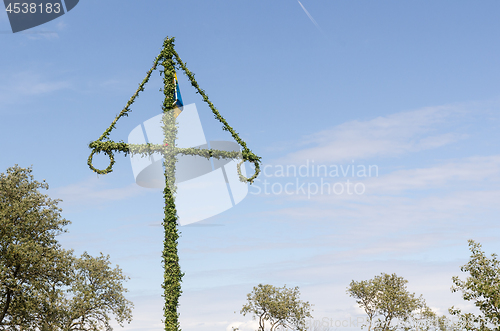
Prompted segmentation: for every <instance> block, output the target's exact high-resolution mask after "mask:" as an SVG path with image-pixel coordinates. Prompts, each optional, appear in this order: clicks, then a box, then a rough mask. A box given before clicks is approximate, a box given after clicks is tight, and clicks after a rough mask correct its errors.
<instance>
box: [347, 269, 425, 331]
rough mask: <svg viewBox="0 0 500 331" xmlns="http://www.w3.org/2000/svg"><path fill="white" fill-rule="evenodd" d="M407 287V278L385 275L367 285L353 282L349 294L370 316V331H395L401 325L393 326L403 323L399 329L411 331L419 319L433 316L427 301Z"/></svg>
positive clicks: (361, 282)
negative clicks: (397, 322) (394, 323)
mask: <svg viewBox="0 0 500 331" xmlns="http://www.w3.org/2000/svg"><path fill="white" fill-rule="evenodd" d="M406 283H408V281H407V280H405V279H404V278H403V277H398V276H397V275H396V274H392V275H388V274H385V273H382V274H381V275H380V276H375V278H374V279H370V280H367V281H359V282H356V281H354V280H353V281H351V283H350V284H349V287H348V288H347V293H348V294H349V296H351V297H354V298H355V299H356V302H357V303H358V305H359V307H360V308H363V309H364V310H365V312H366V314H367V315H368V321H369V324H368V331H371V330H372V326H373V328H374V329H375V330H382V331H387V330H394V329H396V328H397V327H398V325H395V326H393V325H391V322H392V321H393V320H399V321H400V325H399V327H401V328H405V326H406V327H407V328H408V329H410V328H412V326H411V325H412V324H414V322H416V321H417V320H418V318H422V317H424V318H428V317H431V316H432V315H431V314H430V309H428V308H427V306H426V304H425V301H424V299H423V298H422V297H419V298H416V297H415V293H410V292H408V290H407V289H406ZM419 315H420V316H419ZM363 326H366V325H363Z"/></svg>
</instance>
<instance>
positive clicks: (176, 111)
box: [174, 73, 184, 118]
mask: <svg viewBox="0 0 500 331" xmlns="http://www.w3.org/2000/svg"><path fill="white" fill-rule="evenodd" d="M174 83H175V95H174V99H175V101H174V117H175V118H177V116H179V114H180V113H181V112H182V108H183V107H184V104H183V103H182V97H181V89H180V88H179V81H178V80H177V73H175V74H174Z"/></svg>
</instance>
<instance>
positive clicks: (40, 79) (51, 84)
mask: <svg viewBox="0 0 500 331" xmlns="http://www.w3.org/2000/svg"><path fill="white" fill-rule="evenodd" d="M70 87H71V83H70V82H68V81H66V80H50V79H48V78H47V77H45V76H43V75H41V74H38V73H36V72H33V71H22V72H18V73H16V74H12V75H8V76H7V77H5V78H4V79H2V82H1V83H0V102H1V103H2V104H12V103H18V102H21V101H26V100H29V99H30V98H33V97H39V96H43V95H46V94H51V93H54V92H57V91H60V90H64V89H68V88H70Z"/></svg>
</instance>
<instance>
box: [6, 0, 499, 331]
mask: <svg viewBox="0 0 500 331" xmlns="http://www.w3.org/2000/svg"><path fill="white" fill-rule="evenodd" d="M301 4H302V5H303V7H304V8H305V9H306V10H307V11H308V12H309V14H310V15H311V17H312V18H313V20H314V21H313V20H311V19H310V17H309V16H308V15H307V14H306V12H305V11H304V9H303V7H302V6H301V5H300V4H299V2H298V1H296V0H287V1H285V0H280V1H216V0H213V1H201V0H184V1H178V2H173V1H169V2H167V1H153V0H151V1H147V2H140V1H126V2H123V1H116V0H108V1H95V0H87V1H80V3H79V4H78V5H77V6H76V7H75V8H74V9H73V10H72V11H71V12H69V13H68V14H66V15H64V16H62V17H60V18H58V19H56V20H54V21H52V22H49V23H47V24H44V25H41V26H39V27H36V28H33V29H30V30H27V31H26V32H20V33H16V34H12V32H11V30H10V26H9V22H8V19H7V15H6V13H3V14H0V45H1V52H0V59H1V61H0V116H1V120H0V138H1V140H2V142H3V143H2V157H1V158H0V171H1V172H4V171H5V170H6V169H7V168H8V167H10V166H13V165H14V164H19V165H21V166H23V167H27V166H30V165H33V169H34V174H35V176H36V178H37V179H38V180H41V179H46V180H47V182H48V183H49V185H50V189H49V192H48V193H49V194H50V195H51V197H53V198H61V199H63V202H62V203H61V204H60V206H61V207H62V208H63V210H64V212H63V215H64V217H66V218H67V219H69V220H71V221H72V222H73V223H72V224H71V225H70V226H69V227H68V229H69V233H68V234H64V235H62V236H61V237H60V241H61V243H62V244H63V246H64V247H66V248H73V249H75V251H76V252H77V253H78V254H81V253H82V252H83V251H88V252H89V253H91V254H93V255H97V254H98V253H99V252H103V253H104V254H110V256H111V260H112V261H113V263H115V264H119V265H120V267H121V268H122V269H123V271H124V272H125V273H126V274H127V275H128V276H129V277H130V278H131V279H130V281H129V282H128V283H127V287H128V288H129V289H130V292H129V293H128V296H129V298H130V299H131V300H132V301H134V303H135V310H134V321H133V322H132V323H131V324H130V325H127V326H126V327H125V328H124V329H123V330H131V331H132V330H134V331H139V330H161V329H162V326H161V322H160V319H161V315H162V306H163V303H162V298H161V296H160V295H161V293H162V290H161V287H160V284H161V282H162V268H161V257H160V253H161V249H162V240H163V239H162V238H163V233H162V228H161V227H160V226H159V223H160V222H161V220H162V212H163V210H162V205H163V201H162V195H161V191H160V190H155V189H145V188H141V187H139V186H137V185H136V184H135V182H134V177H133V174H132V169H131V165H130V160H129V159H128V158H124V157H123V156H121V155H118V156H117V157H116V159H117V162H116V165H115V168H114V169H115V170H114V171H113V172H112V173H111V174H108V175H105V176H97V175H96V174H94V173H92V172H91V170H90V169H89V168H88V166H87V157H88V155H89V152H90V151H89V149H88V147H87V146H88V143H89V142H91V141H93V140H96V139H97V138H98V137H99V136H100V135H101V134H102V132H103V131H104V130H105V129H106V128H107V127H108V126H109V124H110V123H111V121H112V120H113V119H114V117H115V116H116V114H118V113H119V112H120V111H121V109H122V108H123V107H124V106H125V104H126V102H127V101H128V99H129V98H130V96H131V95H132V94H133V93H134V92H135V90H136V88H137V86H138V84H139V83H140V82H141V81H142V79H143V78H144V76H145V73H146V71H147V70H149V68H150V67H151V65H152V62H153V59H154V58H155V56H157V54H158V53H159V51H160V49H161V46H162V42H163V39H164V38H165V37H166V36H175V37H176V50H177V52H178V53H179V55H180V56H181V58H182V59H183V60H184V61H185V62H186V63H187V66H188V68H189V69H190V70H191V71H193V72H194V73H195V74H196V78H197V80H198V82H199V83H200V85H201V87H202V88H203V89H205V91H206V92H207V94H208V95H209V97H210V99H211V100H212V101H213V102H214V104H215V105H216V107H217V108H218V109H219V110H220V112H221V113H222V114H223V116H224V117H225V118H226V119H227V120H228V122H229V123H230V125H231V126H233V127H234V128H235V129H236V131H237V132H238V133H240V136H241V137H242V138H243V140H245V141H246V142H247V144H248V146H249V147H250V149H251V150H252V151H254V152H255V153H256V154H257V155H259V156H261V157H262V160H263V166H266V172H265V173H263V174H261V176H260V177H259V181H257V182H256V183H255V184H254V185H252V186H250V187H249V194H248V196H247V197H246V198H245V199H244V200H243V201H242V202H240V203H239V204H238V205H237V206H235V207H234V208H232V209H229V210H227V211H226V212H224V213H222V214H220V215H217V216H214V217H212V218H210V219H207V220H204V221H202V222H200V223H197V224H193V225H191V226H184V227H181V229H180V230H181V233H182V234H181V238H180V240H179V250H180V253H179V254H180V261H181V267H182V270H183V271H184V272H185V273H186V275H185V277H184V279H183V283H182V286H183V291H184V293H183V295H182V297H181V307H180V313H181V327H182V329H183V330H186V331H189V330H195V329H196V330H197V331H201V330H203V331H205V330H206V331H212V330H213V331H215V330H228V331H230V330H231V326H239V327H240V329H241V330H243V331H250V330H252V329H253V328H255V325H254V324H252V323H254V322H252V320H251V318H250V317H249V316H246V317H243V316H241V315H240V314H239V313H235V311H236V312H238V311H239V310H240V309H241V306H242V305H243V304H244V303H245V299H246V293H249V292H250V291H251V290H252V287H253V286H255V285H257V284H259V283H264V284H266V283H267V284H273V285H275V286H283V285H284V284H286V285H287V286H299V287H300V289H301V293H302V299H304V300H307V301H309V302H311V303H313V304H314V305H315V306H314V312H313V316H314V318H315V319H316V320H323V319H324V318H326V319H328V320H330V321H340V323H341V322H342V321H345V320H349V319H356V318H358V317H363V316H364V314H363V312H362V311H361V310H359V309H358V308H357V307H356V303H355V300H354V299H352V298H350V297H348V295H347V294H346V292H345V290H346V287H347V286H348V285H349V283H350V281H351V280H366V279H370V278H373V277H374V276H375V275H378V274H380V273H381V272H386V273H393V272H395V273H396V274H397V275H398V276H402V277H404V278H406V279H407V280H409V283H408V288H409V290H410V291H412V292H416V293H417V294H418V295H419V294H423V296H424V298H425V299H426V300H427V303H428V304H429V305H430V306H431V307H432V308H433V309H435V310H436V311H437V312H439V313H446V311H447V309H448V308H449V307H451V306H452V305H455V306H458V307H462V308H464V309H466V310H469V309H472V308H473V307H472V306H471V305H470V304H469V303H467V302H464V301H463V300H462V299H461V296H460V295H459V294H457V293H455V294H452V293H451V292H450V287H451V285H452V282H451V277H452V276H462V278H464V277H465V275H462V273H461V272H460V266H461V265H463V264H464V263H466V261H467V260H468V257H469V251H468V247H467V239H474V240H476V241H478V242H480V243H482V244H483V249H484V250H485V251H486V253H487V254H488V255H489V254H491V253H493V252H496V253H499V252H500V245H499V244H498V238H499V234H500V232H499V226H498V215H499V205H498V201H499V198H500V189H499V187H500V186H499V185H500V153H499V147H498V143H497V142H498V141H499V138H500V137H499V133H498V132H500V131H499V130H498V129H499V126H500V118H499V110H500V93H499V87H500V84H499V78H498V77H500V66H499V63H498V61H499V60H498V59H500V47H499V46H500V43H499V41H498V33H499V31H498V30H499V28H500V23H499V21H498V12H499V10H500V3H499V2H498V1H481V2H480V3H477V2H472V1H439V2H436V1H418V2H409V1H322V2H320V1H310V0H303V1H301ZM314 22H316V23H317V24H315V23H314ZM179 80H180V85H181V91H182V96H183V99H184V102H185V103H186V104H189V103H196V106H197V108H198V111H199V114H200V117H201V121H202V124H203V127H204V130H205V133H206V135H207V138H209V139H210V140H221V139H222V140H229V139H230V137H229V136H228V135H227V133H225V132H223V131H222V130H221V127H220V124H218V123H217V122H216V121H215V120H214V118H213V115H211V113H210V112H209V109H208V108H207V107H206V106H204V105H203V104H202V100H201V98H200V97H199V95H197V94H195V93H194V91H193V90H192V88H191V87H190V85H189V83H188V82H187V79H186V77H185V76H184V75H183V74H179ZM160 87H161V80H160V78H159V76H158V74H157V73H155V74H153V77H152V79H151V82H150V83H149V85H148V86H147V87H146V91H145V92H144V94H142V95H141V96H140V97H139V99H138V101H137V102H136V103H135V104H134V106H133V107H132V113H131V114H130V116H129V117H127V118H123V119H122V120H120V122H118V125H117V129H116V130H115V131H114V132H113V134H112V136H111V138H112V139H114V140H116V141H118V140H126V138H127V136H128V134H129V132H130V131H131V130H132V129H133V128H134V127H136V126H137V125H139V124H140V123H142V122H144V121H145V120H147V119H149V118H151V117H152V116H155V115H157V114H159V113H160V112H161V108H160V105H161V101H162V99H161V93H160V92H158V89H159V88H160ZM96 163H97V164H99V165H101V166H102V165H105V164H106V160H105V159H104V158H103V159H101V160H96ZM313 164H314V165H315V166H318V165H323V166H324V167H327V168H328V169H334V168H335V167H336V168H337V169H344V170H345V175H344V174H342V172H341V170H340V173H339V175H338V176H334V175H326V176H325V175H324V174H323V175H322V176H317V175H316V176H312V173H311V174H310V175H309V176H305V175H304V176H301V175H300V174H297V175H293V174H289V176H277V173H276V172H277V171H279V169H280V168H281V167H283V168H285V169H286V167H288V168H289V169H293V167H295V168H296V169H299V167H300V166H303V169H304V168H305V165H309V166H308V169H310V170H312V169H313ZM352 166H355V169H356V173H355V174H354V175H352V172H350V173H349V171H347V169H350V170H352ZM369 166H375V167H376V169H377V170H378V172H377V174H376V175H375V173H372V176H362V175H358V173H357V171H358V170H359V169H361V168H363V167H366V168H368V167H369ZM347 167H349V168H347ZM316 169H317V168H316ZM247 170H248V172H250V171H251V168H250V167H247ZM303 174H304V173H303ZM278 175H279V173H278ZM347 180H349V181H350V182H349V183H351V185H352V187H351V188H354V185H355V184H358V189H359V190H358V192H361V191H360V190H361V188H364V190H363V193H361V194H357V193H352V191H351V193H352V194H348V192H347V185H348V184H346V183H347ZM324 183H327V184H328V185H330V188H331V187H333V185H335V184H336V183H339V184H337V185H338V186H337V187H336V188H337V189H338V190H337V192H339V190H340V187H341V186H342V185H343V186H342V187H344V189H345V190H344V192H342V193H341V194H336V193H332V192H330V193H327V192H326V188H327V187H326V186H323V187H324V188H325V191H324V192H323V193H321V191H320V190H319V188H320V187H321V185H322V184H324ZM287 184H288V186H286V185H287ZM266 185H267V186H266ZM301 185H303V186H301ZM325 185H326V184H325ZM285 187H286V188H288V191H287V192H288V193H287V192H285V191H284V189H285ZM300 187H302V188H304V191H302V190H301V189H299V188H300ZM266 188H267V193H268V194H266V191H265V189H266ZM280 188H281V190H280ZM315 188H318V191H315ZM273 189H274V191H273ZM314 192H316V193H314ZM289 193H290V194H289ZM193 204H194V205H196V203H195V202H193ZM343 328H345V327H344V326H340V327H338V328H337V329H343ZM333 329H335V327H333V328H332V329H331V330H332V331H333ZM352 329H359V327H352Z"/></svg>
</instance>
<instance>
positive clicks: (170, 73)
mask: <svg viewBox="0 0 500 331" xmlns="http://www.w3.org/2000/svg"><path fill="white" fill-rule="evenodd" d="M174 39H175V38H173V37H172V38H168V37H167V38H166V39H165V40H164V42H163V49H162V51H161V52H160V54H159V55H158V56H157V57H156V58H155V60H154V63H153V67H152V68H151V69H150V70H149V71H148V72H147V74H146V77H145V78H144V80H143V81H142V82H141V83H140V84H139V88H138V89H137V91H136V92H135V93H134V95H132V97H131V98H130V100H129V101H128V102H127V105H126V106H125V108H123V110H122V111H121V112H120V114H118V115H117V116H116V118H115V119H114V120H113V122H112V123H111V125H110V126H109V127H108V128H107V129H106V130H105V131H104V133H103V134H102V135H101V136H100V137H99V139H98V140H96V141H93V142H91V143H90V144H89V148H91V149H92V152H91V153H90V156H89V158H88V161H87V164H88V165H89V167H90V169H92V170H93V171H94V172H96V173H98V174H107V173H110V172H112V168H113V165H114V164H115V159H114V152H123V153H125V156H127V154H131V155H141V157H145V156H149V155H151V154H153V153H158V152H160V153H162V154H163V156H164V166H165V189H164V191H163V197H164V199H165V207H164V213H165V216H164V220H163V223H162V225H163V228H164V231H165V238H164V247H163V252H162V257H163V266H164V276H163V280H164V281H163V285H162V288H163V290H164V295H163V296H164V298H165V306H164V309H163V316H164V318H165V320H164V323H165V331H179V330H180V325H179V313H178V312H177V308H178V306H179V297H180V295H181V293H182V291H181V285H180V283H181V281H182V276H183V275H184V274H183V273H182V272H181V270H180V265H179V255H178V252H177V246H178V242H177V240H178V238H179V233H178V229H177V219H178V216H177V210H176V207H175V191H176V186H175V183H174V180H175V163H176V161H177V160H176V155H177V154H183V155H197V156H202V157H205V158H210V157H214V158H216V159H220V158H230V159H238V158H241V161H240V162H239V163H238V166H237V171H238V175H239V178H240V180H241V181H242V182H249V183H250V184H252V183H253V181H254V180H255V178H257V176H258V174H259V173H260V157H258V156H257V155H255V154H254V153H252V151H250V149H248V147H247V145H246V144H245V142H244V141H243V140H241V138H240V137H239V136H238V133H236V131H234V129H233V128H232V127H231V126H230V125H229V124H228V123H227V121H226V120H225V119H224V118H223V117H222V115H221V114H220V113H219V111H218V110H217V109H216V108H215V106H214V105H213V104H212V102H210V100H209V99H208V96H207V95H206V94H205V91H204V90H202V89H201V88H200V87H199V85H198V83H197V82H196V80H195V79H194V74H193V73H192V72H191V71H189V70H188V68H187V67H186V65H185V64H184V63H183V62H182V61H181V59H180V57H179V55H178V54H177V52H176V51H175V49H174ZM158 64H160V65H161V66H162V67H163V70H160V75H163V83H164V88H163V93H164V95H165V99H164V101H163V105H162V110H163V114H164V115H163V119H162V121H163V126H162V129H163V133H164V141H163V145H160V144H149V143H148V144H142V145H138V144H127V143H125V142H123V141H120V142H118V143H117V142H114V141H111V140H110V139H109V135H110V133H111V131H112V130H113V129H114V128H115V125H116V122H118V120H119V119H120V118H121V117H123V116H128V113H129V112H130V111H131V109H130V106H131V105H132V104H133V103H134V101H135V99H136V98H137V96H138V95H139V93H140V92H141V91H144V86H145V85H146V83H147V82H148V81H149V78H150V77H151V74H152V72H153V71H154V70H155V69H156V67H157V66H158ZM176 67H180V68H181V69H182V70H183V71H184V73H185V74H186V75H187V77H188V78H189V80H190V82H191V85H192V86H193V87H194V88H195V89H196V91H197V93H199V94H200V95H201V96H202V98H203V101H204V102H206V103H207V104H208V106H209V107H210V109H211V110H212V112H213V114H214V116H215V118H216V119H217V120H219V122H221V123H222V124H223V127H222V129H223V130H224V131H229V132H230V133H231V135H232V137H233V138H234V140H236V142H237V143H238V144H239V145H240V146H241V148H242V151H241V152H229V151H221V150H215V149H200V148H178V147H175V138H176V135H177V127H176V125H175V124H176V121H175V117H174V112H173V111H172V110H173V109H174V107H175V104H174V103H175V100H174V95H175V84H174V75H175V69H176ZM100 152H103V153H104V154H106V155H107V156H108V157H109V160H110V163H109V165H108V167H107V168H106V169H104V170H99V169H96V168H95V167H94V166H93V165H92V159H93V157H94V155H95V154H96V153H97V154H98V153H100ZM245 161H249V162H252V163H253V164H254V166H255V173H254V174H253V176H251V177H249V178H246V177H245V176H243V175H242V173H241V164H243V162H245Z"/></svg>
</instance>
